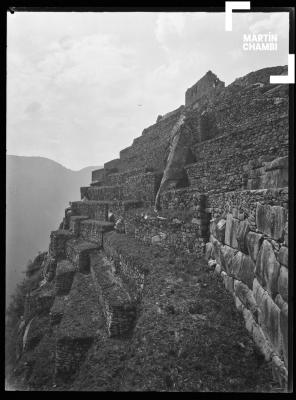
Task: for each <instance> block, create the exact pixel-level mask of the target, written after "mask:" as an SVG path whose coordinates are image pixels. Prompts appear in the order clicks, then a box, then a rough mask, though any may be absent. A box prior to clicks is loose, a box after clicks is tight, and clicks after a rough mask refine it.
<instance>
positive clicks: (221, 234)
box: [216, 218, 226, 244]
mask: <svg viewBox="0 0 296 400" xmlns="http://www.w3.org/2000/svg"><path fill="white" fill-rule="evenodd" d="M225 229H226V220H225V219H223V218H222V219H220V220H219V221H218V222H217V225H216V238H217V239H218V240H219V242H221V243H222V244H224V243H225Z"/></svg>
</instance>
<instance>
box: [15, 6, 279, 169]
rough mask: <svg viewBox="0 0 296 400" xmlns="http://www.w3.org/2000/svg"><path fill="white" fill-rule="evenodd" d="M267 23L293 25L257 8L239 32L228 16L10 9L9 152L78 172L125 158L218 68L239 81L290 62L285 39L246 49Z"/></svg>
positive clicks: (243, 17) (240, 22) (238, 23)
mask: <svg viewBox="0 0 296 400" xmlns="http://www.w3.org/2000/svg"><path fill="white" fill-rule="evenodd" d="M263 17H264V18H263ZM262 20H267V21H268V24H272V23H273V22H274V23H276V26H283V28H285V29H286V25H285V24H284V22H283V21H282V22H280V20H279V19H274V20H271V21H273V22H270V19H269V16H268V18H267V17H266V15H258V14H257V13H248V14H240V13H236V14H235V16H234V31H233V32H232V33H230V34H229V32H225V28H224V15H223V13H168V12H167V13H163V12H162V13H15V14H14V15H12V16H8V48H7V57H8V58H7V62H8V70H7V141H8V144H7V148H8V152H10V153H13V154H19V155H39V156H45V157H48V158H52V159H54V160H57V161H58V162H61V163H62V164H64V165H66V166H68V167H70V168H74V169H78V168H81V167H84V166H87V165H91V164H93V165H98V164H99V165H100V164H102V163H103V162H106V161H108V160H110V159H112V158H117V157H118V154H119V151H120V150H121V149H122V148H124V147H127V146H129V145H130V144H131V143H132V141H133V139H134V138H135V137H138V136H140V135H141V133H142V130H143V129H144V128H145V127H146V126H149V125H151V124H152V123H154V122H155V120H156V118H157V115H158V114H165V113H166V112H169V111H171V110H172V109H174V108H177V107H178V106H180V105H181V104H184V95H185V90H186V89H187V88H188V87H190V86H192V85H193V84H194V83H195V82H196V81H197V80H198V79H200V78H201V77H202V76H203V75H204V74H205V73H206V72H207V71H208V70H212V71H213V72H215V73H216V74H217V75H218V76H219V78H220V79H222V80H225V81H226V82H227V83H230V82H231V81H233V80H234V79H235V78H236V77H238V76H240V75H242V74H244V73H247V72H250V71H252V70H255V69H258V68H262V67H264V66H268V64H269V65H279V64H285V63H286V53H285V49H286V47H284V46H281V48H280V51H279V52H278V53H277V54H273V55H271V56H270V58H269V59H268V61H266V60H267V56H266V55H265V57H262V54H261V55H260V54H244V53H243V52H242V51H241V45H242V35H243V33H246V32H248V30H249V26H253V29H256V26H257V29H258V26H260V24H259V25H258V23H259V21H262ZM256 24H257V25H256ZM261 24H262V22H261ZM281 24H282V25H281ZM266 26H268V25H266ZM284 43H285V45H287V40H285V41H284ZM283 55H284V57H283ZM264 63H265V65H264ZM138 104H142V107H138V106H137V105H138Z"/></svg>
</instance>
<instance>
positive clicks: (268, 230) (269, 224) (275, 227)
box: [256, 203, 287, 241]
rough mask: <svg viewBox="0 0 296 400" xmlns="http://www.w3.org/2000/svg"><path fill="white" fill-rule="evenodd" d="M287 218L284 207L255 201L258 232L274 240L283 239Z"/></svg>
mask: <svg viewBox="0 0 296 400" xmlns="http://www.w3.org/2000/svg"><path fill="white" fill-rule="evenodd" d="M286 220H287V213H286V210H285V208H283V207H280V206H269V205H262V204H260V203H257V207H256V225H257V228H258V230H259V231H260V232H262V233H265V235H267V236H270V237H271V238H272V239H274V240H279V241H283V240H284V228H285V224H286Z"/></svg>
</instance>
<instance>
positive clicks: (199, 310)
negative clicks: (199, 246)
mask: <svg viewBox="0 0 296 400" xmlns="http://www.w3.org/2000/svg"><path fill="white" fill-rule="evenodd" d="M123 236H125V235H123ZM126 240H127V242H128V237H126ZM143 257H145V255H144V254H143ZM149 259H150V264H151V269H150V272H149V274H148V276H147V280H146V284H145V287H144V292H143V298H142V303H141V310H140V315H139V319H138V322H137V325H136V328H135V330H134V334H133V336H132V338H130V339H129V340H122V341H118V340H116V341H114V340H112V339H105V340H103V339H102V338H101V339H100V340H98V341H97V343H96V345H95V346H94V347H93V349H92V351H91V352H90V353H89V356H88V359H87V362H86V363H85V364H84V366H82V368H81V370H80V373H79V375H78V376H77V378H76V380H75V382H74V384H73V385H72V387H71V389H70V390H89V391H92V390H120V391H145V390H149V391H151V390H152V391H201V392H202V391H215V392H222V391H227V392H228V391H239V392H243V391H248V392H276V391H279V390H280V389H279V388H278V384H277V383H276V382H275V381H273V377H272V372H271V366H270V365H269V364H267V363H266V362H265V361H264V358H263V357H262V356H261V355H260V354H259V353H258V351H257V349H256V347H255V345H254V344H253V342H252V340H251V338H250V337H249V335H248V332H247V331H246V328H245V327H244V320H243V317H242V315H241V314H240V313H239V312H238V311H237V310H236V308H235V305H234V301H233V299H232V296H231V295H230V294H229V293H228V292H227V291H226V289H225V288H224V285H223V283H222V281H221V278H220V277H218V276H216V275H215V274H214V273H213V272H212V271H211V270H209V268H208V266H207V263H206V262H205V261H204V260H197V259H196V258H194V257H190V256H188V257H182V258H181V257H179V258H178V257H175V256H172V255H169V254H168V253H167V252H165V251H163V250H160V249H158V248H157V247H155V246H153V247H149ZM115 342H116V343H115Z"/></svg>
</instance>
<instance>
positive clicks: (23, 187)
mask: <svg viewBox="0 0 296 400" xmlns="http://www.w3.org/2000/svg"><path fill="white" fill-rule="evenodd" d="M6 163H7V164H6V167H7V169H6V170H7V175H6V179H7V181H6V189H7V191H6V271H7V278H6V279H7V285H6V288H7V297H6V298H8V296H9V295H10V294H11V293H12V291H13V289H14V287H15V284H16V282H19V281H20V279H22V278H23V274H22V273H21V271H22V270H24V268H25V266H26V263H27V261H28V260H29V259H30V258H33V257H34V256H35V255H36V253H37V251H39V250H46V249H47V247H48V235H49V233H50V231H51V230H53V229H56V228H57V227H58V225H59V223H60V222H61V220H62V217H63V209H64V208H65V207H66V206H67V204H68V203H69V199H78V198H79V186H80V185H81V184H88V183H89V180H90V174H91V170H92V169H95V168H97V167H87V168H83V169H81V170H80V171H72V170H70V169H67V168H65V167H64V166H62V165H61V164H58V163H57V162H55V161H52V160H49V159H47V158H42V157H20V156H13V155H8V156H7V158H6Z"/></svg>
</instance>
